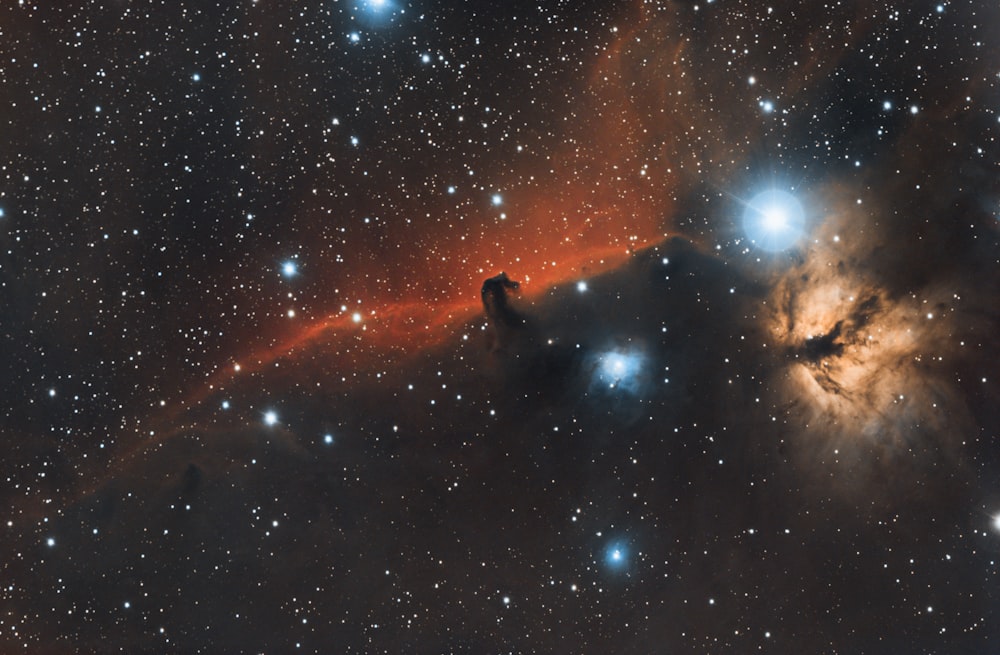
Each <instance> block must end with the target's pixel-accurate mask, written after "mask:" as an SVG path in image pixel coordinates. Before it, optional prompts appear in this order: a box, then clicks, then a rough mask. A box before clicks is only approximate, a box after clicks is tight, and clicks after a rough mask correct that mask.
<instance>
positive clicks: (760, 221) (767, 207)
mask: <svg viewBox="0 0 1000 655" xmlns="http://www.w3.org/2000/svg"><path fill="white" fill-rule="evenodd" d="M805 222H806V220H805V211H804V210H803V209H802V205H801V203H799V201H798V200H797V199H796V198H795V196H793V195H792V194H790V193H788V192H786V191H781V190H779V189H770V190H768V191H763V192H761V193H758V194H757V195H756V196H754V197H753V199H752V200H751V201H750V202H749V203H747V205H746V209H745V210H744V212H743V228H744V229H745V230H746V233H747V236H748V237H749V238H750V241H752V242H753V243H754V244H756V245H757V246H759V247H761V248H763V249H764V250H767V251H769V252H780V251H782V250H785V249H787V248H790V247H791V246H793V245H794V244H795V242H796V241H798V240H799V238H801V237H802V234H803V232H804V230H805Z"/></svg>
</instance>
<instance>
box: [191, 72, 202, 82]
mask: <svg viewBox="0 0 1000 655" xmlns="http://www.w3.org/2000/svg"><path fill="white" fill-rule="evenodd" d="M191 80H192V81H194V82H201V73H195V74H194V75H192V76H191Z"/></svg>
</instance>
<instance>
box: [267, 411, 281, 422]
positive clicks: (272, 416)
mask: <svg viewBox="0 0 1000 655" xmlns="http://www.w3.org/2000/svg"><path fill="white" fill-rule="evenodd" d="M277 422H278V414H277V413H276V412H274V411H268V412H266V413H265V414H264V423H265V424H266V425H275V424H277Z"/></svg>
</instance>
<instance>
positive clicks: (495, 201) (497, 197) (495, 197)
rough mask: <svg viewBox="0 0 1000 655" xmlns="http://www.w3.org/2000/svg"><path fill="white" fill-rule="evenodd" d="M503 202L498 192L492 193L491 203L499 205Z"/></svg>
mask: <svg viewBox="0 0 1000 655" xmlns="http://www.w3.org/2000/svg"><path fill="white" fill-rule="evenodd" d="M502 203H503V197H502V196H501V195H500V194H499V193H495V194H493V205H494V206H496V205H500V204H502Z"/></svg>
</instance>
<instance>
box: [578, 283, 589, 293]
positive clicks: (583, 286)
mask: <svg viewBox="0 0 1000 655" xmlns="http://www.w3.org/2000/svg"><path fill="white" fill-rule="evenodd" d="M576 290H577V291H579V292H580V293H583V292H584V291H586V290H587V283H586V282H584V281H583V280H580V281H579V282H577V283H576Z"/></svg>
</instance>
